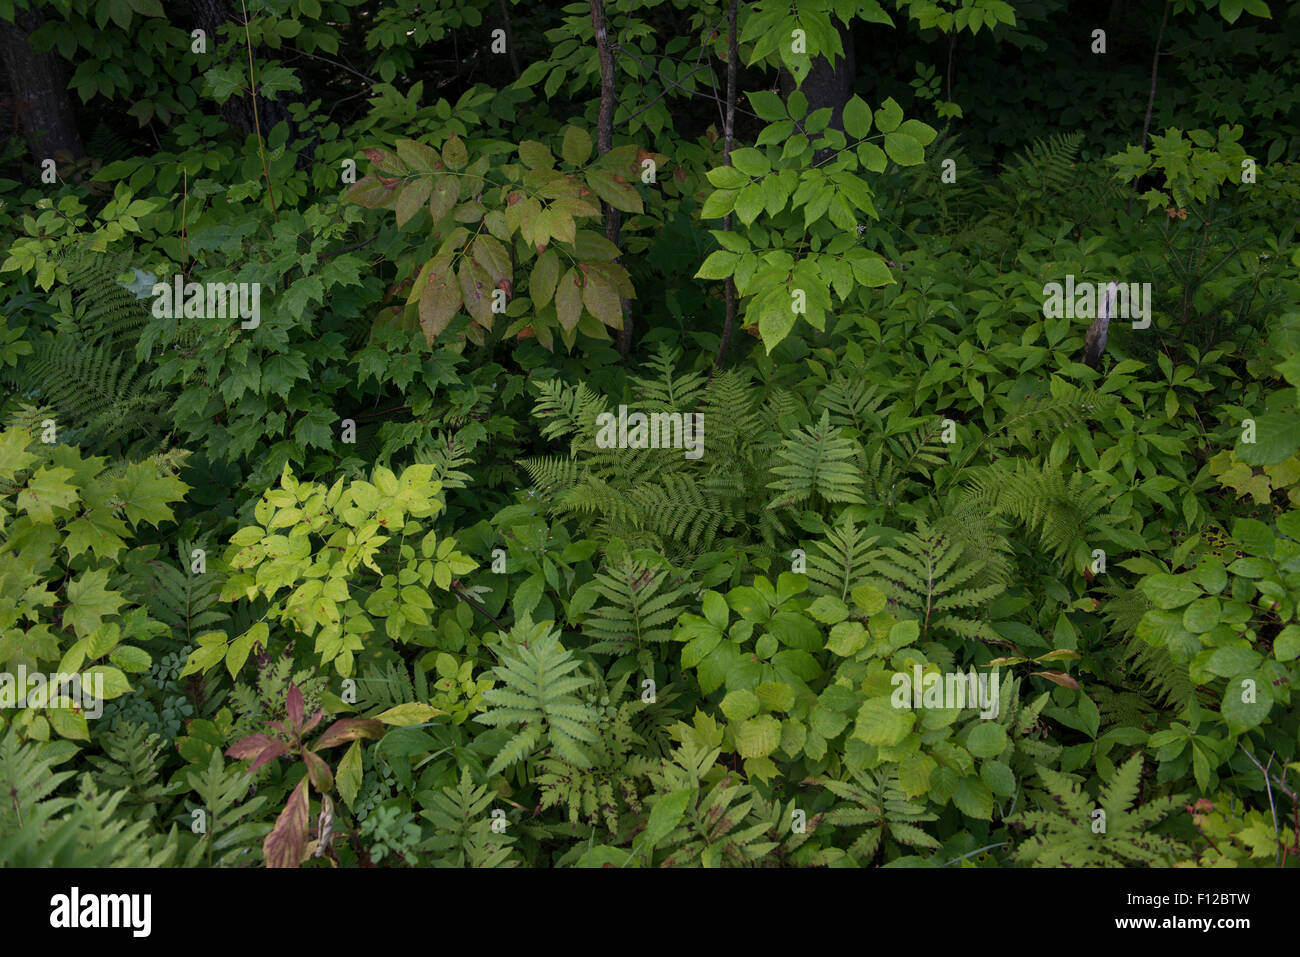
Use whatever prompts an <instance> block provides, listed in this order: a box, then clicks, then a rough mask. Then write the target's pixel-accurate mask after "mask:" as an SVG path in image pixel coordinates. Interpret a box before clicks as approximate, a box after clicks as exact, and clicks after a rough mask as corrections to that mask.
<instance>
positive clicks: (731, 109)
mask: <svg viewBox="0 0 1300 957" xmlns="http://www.w3.org/2000/svg"><path fill="white" fill-rule="evenodd" d="M739 6H740V0H731V9H730V10H729V11H728V12H727V118H726V121H725V122H724V124H723V133H722V162H724V163H725V164H726V165H728V166H730V165H731V145H732V142H733V141H734V139H735V135H736V61H737V60H738V59H739V55H738V52H737V47H736V14H737V8H738V7H739ZM731 216H732V214H731V213H727V215H726V216H725V217H724V218H723V220H722V228H723V230H725V231H726V232H730V231H731ZM724 291H725V294H726V297H727V315H726V319H725V320H724V321H723V324H722V339H721V341H719V342H718V354H717V356H715V357H714V359H713V368H714V370H717V369H721V368H722V364H723V362H725V361H726V359H727V349H728V348H729V347H730V346H731V336H732V333H733V332H734V330H735V327H736V283H735V281H734V280H733V279H732V278H731V277H730V276H728V277H727V282H726V286H725V287H724ZM709 377H710V378H712V377H713V372H712V371H711V372H710V373H709Z"/></svg>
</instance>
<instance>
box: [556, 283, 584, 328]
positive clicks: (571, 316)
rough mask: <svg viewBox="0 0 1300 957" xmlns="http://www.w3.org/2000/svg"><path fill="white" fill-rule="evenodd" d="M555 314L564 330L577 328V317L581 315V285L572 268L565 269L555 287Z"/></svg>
mask: <svg viewBox="0 0 1300 957" xmlns="http://www.w3.org/2000/svg"><path fill="white" fill-rule="evenodd" d="M555 314H556V316H557V317H558V318H559V320H560V325H561V326H563V327H564V328H565V329H566V330H568V331H572V330H574V329H576V328H577V326H578V317H579V316H581V315H582V287H580V286H579V285H578V274H577V272H576V271H575V270H573V269H568V270H566V271H565V273H564V275H563V276H561V277H560V283H559V285H558V286H557V287H556V289H555Z"/></svg>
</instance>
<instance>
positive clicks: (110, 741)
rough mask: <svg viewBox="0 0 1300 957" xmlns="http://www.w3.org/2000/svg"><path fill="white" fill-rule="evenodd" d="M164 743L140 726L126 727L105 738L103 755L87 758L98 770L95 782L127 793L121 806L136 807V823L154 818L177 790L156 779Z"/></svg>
mask: <svg viewBox="0 0 1300 957" xmlns="http://www.w3.org/2000/svg"><path fill="white" fill-rule="evenodd" d="M163 744H164V742H163V741H162V739H161V738H159V736H158V735H156V734H149V733H148V730H147V729H146V728H145V727H143V726H142V725H136V724H128V725H126V726H125V727H124V728H118V729H114V732H113V733H112V734H110V735H105V736H104V738H103V747H104V754H102V755H98V754H87V755H86V758H87V760H88V761H89V762H90V763H91V764H92V765H93V766H94V767H95V768H96V769H97V773H96V775H95V778H96V781H97V782H98V783H100V784H102V785H106V786H108V787H109V788H112V789H114V790H123V791H126V792H127V795H126V797H125V798H124V799H123V802H122V804H123V807H124V808H137V809H138V810H137V812H136V816H137V819H139V820H152V819H153V818H155V817H156V816H157V814H158V810H159V806H160V805H161V804H162V803H163V802H164V801H166V800H168V799H169V798H170V797H171V796H172V795H173V794H174V793H175V792H176V790H177V787H176V785H174V784H173V785H164V784H162V783H160V782H159V780H158V775H159V765H160V764H161V760H160V759H161V757H162V752H163Z"/></svg>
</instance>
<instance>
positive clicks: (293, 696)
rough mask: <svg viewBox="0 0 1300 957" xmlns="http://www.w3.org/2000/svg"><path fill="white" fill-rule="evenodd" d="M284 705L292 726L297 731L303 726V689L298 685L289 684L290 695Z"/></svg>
mask: <svg viewBox="0 0 1300 957" xmlns="http://www.w3.org/2000/svg"><path fill="white" fill-rule="evenodd" d="M284 707H285V711H286V712H287V713H288V715H289V725H290V727H292V728H293V729H294V730H295V731H297V730H298V729H299V728H301V727H302V691H301V690H300V689H299V687H298V686H297V685H289V697H288V698H286V699H285V703H284Z"/></svg>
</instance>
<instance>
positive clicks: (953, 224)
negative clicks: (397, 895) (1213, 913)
mask: <svg viewBox="0 0 1300 957" xmlns="http://www.w3.org/2000/svg"><path fill="white" fill-rule="evenodd" d="M1120 7H1125V9H1119V8H1120ZM1128 8H1141V9H1128ZM214 11H215V14H214ZM214 15H215V16H217V19H216V20H214V19H213V17H214ZM0 27H3V28H4V29H5V30H7V31H8V32H7V33H5V34H4V35H3V37H0V39H3V40H4V43H0V47H3V48H4V49H5V50H7V51H9V52H7V53H6V59H5V63H6V69H7V78H6V82H7V84H8V85H7V88H6V90H5V94H6V97H7V99H8V101H9V103H10V104H12V105H14V111H13V112H14V122H13V126H12V128H10V129H8V130H6V131H5V139H4V140H3V157H0V165H2V166H3V169H0V177H3V178H0V381H2V382H3V383H4V386H3V392H2V393H0V420H2V421H3V425H4V430H3V432H2V433H0V788H2V789H3V792H4V793H5V795H6V796H7V797H6V799H5V800H4V801H3V802H0V862H3V863H4V864H7V865H37V864H45V865H49V864H73V865H101V864H111V865H123V866H153V865H157V866H260V865H265V866H278V867H298V866H313V867H323V866H385V867H386V866H454V867H459V866H475V867H508V866H538V867H543V866H602V865H613V866H626V867H645V866H869V865H870V866H925V867H935V866H950V865H951V866H962V867H1010V866H1061V865H1075V866H1153V865H1155V866H1159V865H1174V864H1177V865H1183V866H1237V867H1297V866H1300V836H1298V835H1300V795H1298V793H1297V792H1298V791H1300V701H1297V700H1295V699H1294V698H1293V695H1294V694H1296V691H1295V690H1294V689H1296V688H1297V685H1298V684H1300V610H1298V602H1300V409H1298V408H1297V402H1298V400H1300V359H1297V350H1298V349H1300V247H1298V246H1297V244H1296V229H1297V225H1300V109H1298V102H1300V60H1297V58H1296V57H1295V53H1294V51H1295V49H1296V48H1297V43H1298V41H1300V9H1297V8H1296V7H1295V6H1293V5H1290V4H1286V3H1277V2H1270V3H1266V2H1264V0H1169V2H1164V3H1151V4H1131V5H1120V4H1112V3H1109V2H1093V3H1083V4H1071V5H1070V7H1069V9H1067V7H1066V3H1065V2H1064V0H1008V2H1004V0H934V2H931V0H879V2H876V0H855V2H851V3H842V2H832V0H799V2H798V3H797V4H794V5H791V4H788V3H774V2H770V0H743V2H736V3H733V2H731V0H713V2H709V0H704V2H686V0H605V2H604V3H602V2H601V0H592V2H591V3H589V4H582V3H575V4H568V5H545V4H518V5H516V4H515V2H514V0H511V2H510V3H506V2H503V0H502V2H498V3H491V2H488V0H454V2H453V0H430V2H423V3H415V2H413V0H247V2H241V3H236V4H230V3H225V2H213V0H203V2H200V0H195V2H191V3H176V4H166V5H164V4H162V3H159V2H158V0H45V2H38V0H8V2H0ZM5 37H7V38H8V39H4V38H5ZM24 43H25V44H26V46H25V47H24V46H23V45H22V44H24ZM5 44H8V45H7V46H6V45H5ZM1157 50H1158V51H1160V55H1159V56H1158V57H1155V54H1156V52H1157ZM14 51H18V52H16V53H15V52H14ZM19 54H21V55H22V56H25V57H29V58H30V59H29V61H27V62H29V63H30V64H36V63H39V64H43V68H44V67H58V68H60V69H61V70H62V81H61V82H63V84H64V85H66V90H67V94H66V100H67V102H66V103H65V104H63V107H65V108H66V109H65V112H64V114H63V115H65V116H66V117H68V118H70V119H71V120H72V121H73V122H74V125H75V129H74V130H73V134H74V135H73V136H72V137H71V138H65V139H64V140H63V142H61V143H59V144H54V143H53V134H51V135H50V137H47V138H46V139H44V140H42V139H40V135H39V134H40V131H39V130H35V131H34V130H29V129H28V128H27V127H25V126H24V125H23V124H24V122H26V121H25V119H24V117H25V116H27V115H28V114H27V113H24V112H23V109H20V106H21V104H22V103H24V102H27V101H25V100H24V99H23V98H24V96H26V95H27V92H26V90H25V87H24V82H25V81H24V71H22V70H20V69H18V67H19V66H20V65H21V57H20V56H19ZM1153 57H1154V62H1155V66H1156V68H1157V69H1153V65H1152V64H1153ZM846 63H847V64H849V67H848V72H847V73H846V71H845V64H846ZM855 63H856V67H854V66H853V64H855ZM837 64H838V66H837ZM34 69H35V68H34V67H33V68H32V70H34ZM845 79H847V85H846V86H843V87H842V89H841V90H840V92H839V93H838V94H837V93H835V92H834V90H833V88H834V87H835V86H836V84H837V83H840V82H841V81H844V80H845ZM732 91H734V92H732ZM828 91H830V92H828ZM55 92H56V93H57V94H58V95H60V96H62V95H63V91H62V90H61V89H56V90H55ZM733 97H734V100H733ZM837 97H838V98H837ZM729 100H733V102H731V103H729V102H728V101H729ZM58 105H59V104H55V106H58ZM56 145H57V147H58V148H57V149H56V148H54V147H55V146H56ZM47 147H48V148H47ZM1067 277H1068V284H1069V285H1068V289H1067V291H1066V292H1065V293H1064V296H1065V303H1064V308H1056V307H1054V306H1053V304H1052V298H1053V293H1052V292H1051V291H1050V290H1051V289H1052V286H1053V284H1066V283H1067ZM1112 282H1117V283H1121V284H1125V287H1126V288H1125V290H1124V291H1125V293H1126V295H1125V297H1124V298H1123V299H1118V298H1114V299H1112V298H1108V297H1109V295H1110V294H1109V291H1108V284H1110V283H1112ZM191 283H197V284H199V285H197V286H195V287H194V288H196V289H198V290H199V291H200V294H199V295H198V296H197V297H195V298H191V294H190V293H189V292H188V289H189V286H188V284H191ZM1076 284H1077V287H1078V288H1079V289H1082V290H1085V291H1086V292H1085V293H1081V294H1080V296H1081V298H1080V297H1076V295H1075V294H1074V290H1075V288H1076ZM1130 284H1131V285H1130ZM214 288H219V289H221V290H223V291H225V290H228V291H229V293H228V299H227V298H222V299H221V300H220V301H219V302H220V305H221V308H216V309H214V308H213V299H212V290H213V289H214ZM1140 289H1145V290H1148V292H1146V293H1145V303H1146V305H1145V310H1146V311H1145V312H1143V311H1142V310H1143V307H1142V305H1141V303H1142V300H1143V298H1144V297H1143V295H1141V294H1138V291H1139V290H1140ZM204 290H206V299H205V298H204ZM249 290H253V294H255V296H256V298H252V299H251V301H250V298H249ZM173 291H174V293H175V294H173ZM224 295H225V293H224V292H223V296H224ZM1121 303H1122V304H1123V307H1124V308H1128V309H1129V312H1125V313H1119V312H1117V311H1116V310H1118V309H1119V308H1121V305H1120V304H1121ZM236 305H238V307H239V308H238V309H237V308H236ZM226 306H229V308H225V307H226ZM250 307H251V308H250ZM733 332H734V333H735V334H734V335H733ZM741 333H745V334H741ZM647 423H648V426H647ZM34 674H41V675H55V674H57V675H60V676H63V675H74V674H75V675H78V676H79V681H80V683H81V685H82V686H83V687H91V688H99V689H100V696H99V698H98V699H96V700H95V701H90V700H89V699H83V700H81V701H77V700H73V699H71V698H63V699H60V698H57V697H54V696H53V695H51V694H45V695H35V696H33V695H28V696H27V697H26V698H24V696H23V693H22V692H23V688H22V687H21V686H20V683H21V681H22V680H23V679H22V677H20V676H31V675H34ZM963 676H964V678H968V679H969V681H968V682H967V684H966V685H959V683H958V682H955V681H954V680H953V679H954V678H963ZM62 680H64V679H63V678H58V679H55V680H52V681H51V682H50V684H51V685H57V684H58V683H59V682H60V681H62ZM900 680H901V681H902V685H901V690H900ZM955 687H965V688H967V689H968V690H969V691H970V693H971V694H972V695H975V697H974V698H967V699H964V700H958V701H954V699H953V698H952V696H951V694H950V692H951V691H952V690H953V689H954V688H955ZM47 690H51V691H52V690H53V689H52V688H50V689H47ZM65 690H67V689H65ZM932 691H933V692H934V696H933V697H931V692H932ZM913 693H915V697H913ZM87 702H89V704H88V703H87Z"/></svg>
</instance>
